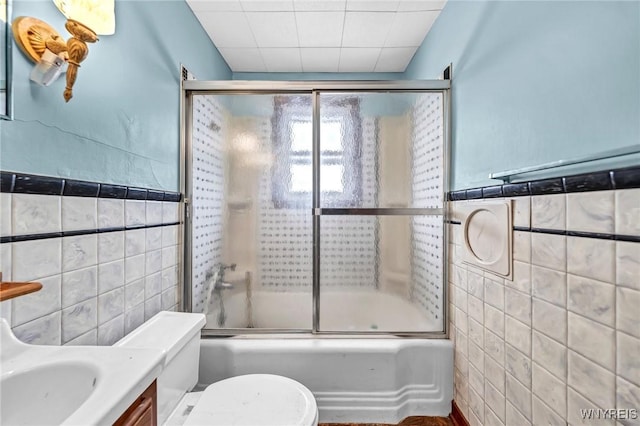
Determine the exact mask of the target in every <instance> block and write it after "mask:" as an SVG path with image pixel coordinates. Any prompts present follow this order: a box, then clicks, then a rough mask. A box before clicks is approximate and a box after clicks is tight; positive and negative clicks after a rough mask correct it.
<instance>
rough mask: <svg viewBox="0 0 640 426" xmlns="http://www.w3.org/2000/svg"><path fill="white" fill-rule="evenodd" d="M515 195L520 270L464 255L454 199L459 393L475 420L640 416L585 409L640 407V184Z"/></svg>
mask: <svg viewBox="0 0 640 426" xmlns="http://www.w3.org/2000/svg"><path fill="white" fill-rule="evenodd" d="M565 179H569V178H565ZM628 182H629V185H627V186H630V187H633V186H638V185H637V182H636V183H635V184H634V183H633V181H632V180H629V181H628ZM565 189H566V187H565ZM512 199H513V201H514V229H515V230H514V244H513V256H514V262H513V266H514V274H513V281H510V280H504V279H502V278H499V277H497V276H495V275H492V274H490V273H487V272H483V271H482V270H480V269H477V268H475V267H472V266H469V265H466V264H464V263H463V262H462V250H463V247H462V244H463V239H462V238H463V235H462V232H463V230H462V226H460V225H459V224H457V223H458V222H460V221H461V220H462V217H461V216H460V215H457V214H456V213H457V207H458V206H459V205H460V203H464V202H466V201H455V202H453V203H451V204H452V211H453V217H452V219H453V222H454V223H453V224H451V225H449V226H450V231H451V234H450V235H451V236H452V237H451V241H450V246H449V250H450V263H449V268H450V275H449V276H450V312H451V315H450V323H451V339H453V340H455V389H456V390H455V400H456V402H457V403H458V405H459V406H460V408H461V410H462V411H463V413H464V414H465V416H466V417H467V419H468V420H469V422H470V423H471V425H481V424H484V425H491V426H496V425H501V424H505V425H540V424H553V425H560V424H567V423H568V424H571V425H578V424H618V425H620V424H623V425H627V424H640V420H638V419H635V420H630V419H619V420H618V421H617V423H616V421H615V420H606V421H605V420H601V421H600V422H599V423H598V422H594V421H590V420H583V419H582V418H581V413H580V410H581V409H591V408H593V409H613V408H618V409H640V356H639V354H640V332H639V331H638V330H640V327H639V326H638V324H639V323H640V314H639V313H638V312H639V311H638V306H640V189H637V188H636V189H618V190H609V191H593V192H575V193H574V192H571V193H560V194H554V195H534V196H519V197H513V198H512ZM532 229H533V232H532ZM536 231H537V232H536ZM588 233H595V234H588ZM587 235H589V236H587Z"/></svg>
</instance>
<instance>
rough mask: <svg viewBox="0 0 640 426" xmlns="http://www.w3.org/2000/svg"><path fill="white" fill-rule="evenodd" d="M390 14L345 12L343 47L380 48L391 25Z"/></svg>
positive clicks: (391, 17) (392, 16) (392, 15)
mask: <svg viewBox="0 0 640 426" xmlns="http://www.w3.org/2000/svg"><path fill="white" fill-rule="evenodd" d="M394 15H395V13H391V12H347V13H346V17H345V21H344V30H343V32H342V46H344V47H382V46H383V45H384V41H385V40H386V39H387V33H388V32H389V28H391V24H392V23H393V18H394Z"/></svg>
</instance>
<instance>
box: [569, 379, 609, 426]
mask: <svg viewBox="0 0 640 426" xmlns="http://www.w3.org/2000/svg"><path fill="white" fill-rule="evenodd" d="M598 408H600V407H597V406H596V405H594V404H593V402H591V401H589V400H588V399H586V398H585V397H584V396H582V395H580V394H579V393H578V392H576V391H575V390H574V389H572V388H571V387H569V388H568V389H567V421H568V423H569V424H571V425H572V426H573V425H576V426H578V425H584V426H602V425H612V424H614V421H613V420H610V419H597V418H593V419H584V418H583V416H582V415H581V413H582V412H584V410H589V409H598Z"/></svg>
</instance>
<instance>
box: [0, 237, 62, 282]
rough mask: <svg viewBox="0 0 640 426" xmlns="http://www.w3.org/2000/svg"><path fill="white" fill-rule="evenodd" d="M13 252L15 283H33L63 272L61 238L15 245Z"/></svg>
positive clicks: (13, 245) (13, 277) (22, 242)
mask: <svg viewBox="0 0 640 426" xmlns="http://www.w3.org/2000/svg"><path fill="white" fill-rule="evenodd" d="M12 252H13V254H12V263H13V265H12V277H11V279H13V280H14V281H33V280H36V279H38V278H42V277H49V276H52V275H55V274H59V273H60V272H61V271H62V263H61V244H60V238H51V239H47V240H34V241H21V242H19V243H13V244H12ZM34 260H37V261H35V262H34Z"/></svg>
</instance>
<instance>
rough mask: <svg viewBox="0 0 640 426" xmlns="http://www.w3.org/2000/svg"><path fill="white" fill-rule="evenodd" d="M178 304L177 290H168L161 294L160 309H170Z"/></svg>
mask: <svg viewBox="0 0 640 426" xmlns="http://www.w3.org/2000/svg"><path fill="white" fill-rule="evenodd" d="M176 303H178V290H177V288H175V287H174V288H170V289H168V290H165V291H163V292H162V309H163V310H167V309H169V308H172V307H174V306H175V305H176Z"/></svg>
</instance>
